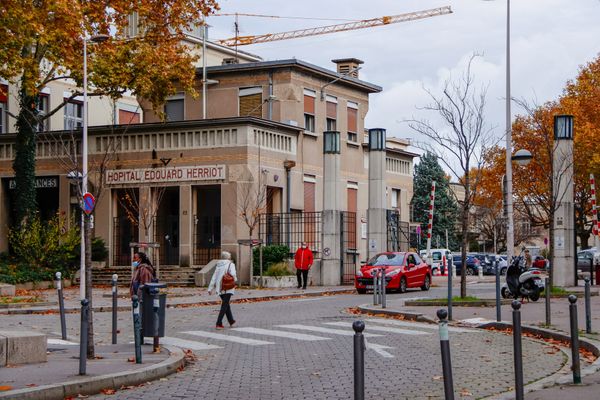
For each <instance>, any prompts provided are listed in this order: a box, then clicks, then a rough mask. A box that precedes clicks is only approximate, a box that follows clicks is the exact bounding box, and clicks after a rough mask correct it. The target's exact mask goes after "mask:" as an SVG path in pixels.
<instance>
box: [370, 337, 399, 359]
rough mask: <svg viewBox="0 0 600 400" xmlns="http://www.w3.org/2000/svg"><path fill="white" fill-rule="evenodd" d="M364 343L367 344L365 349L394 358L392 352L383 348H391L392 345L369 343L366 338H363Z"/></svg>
mask: <svg viewBox="0 0 600 400" xmlns="http://www.w3.org/2000/svg"><path fill="white" fill-rule="evenodd" d="M365 345H366V346H367V349H369V350H373V351H374V352H375V353H377V354H379V355H380V356H381V357H383V358H394V355H393V354H391V353H388V352H387V351H385V349H393V347H390V346H384V345H382V344H376V343H369V342H367V339H365Z"/></svg>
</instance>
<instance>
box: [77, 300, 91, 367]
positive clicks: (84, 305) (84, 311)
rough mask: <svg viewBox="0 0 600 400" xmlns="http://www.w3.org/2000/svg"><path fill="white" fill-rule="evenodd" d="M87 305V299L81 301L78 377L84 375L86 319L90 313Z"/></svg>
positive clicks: (86, 335)
mask: <svg viewBox="0 0 600 400" xmlns="http://www.w3.org/2000/svg"><path fill="white" fill-rule="evenodd" d="M89 305H90V302H89V301H88V300H87V299H83V300H81V329H80V331H79V332H80V337H79V375H85V374H86V362H87V341H88V318H89V312H90V307H89Z"/></svg>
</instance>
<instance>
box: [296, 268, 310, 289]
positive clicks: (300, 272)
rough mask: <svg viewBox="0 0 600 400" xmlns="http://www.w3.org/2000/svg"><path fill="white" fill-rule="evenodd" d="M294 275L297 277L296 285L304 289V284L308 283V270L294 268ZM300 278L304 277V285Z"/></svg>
mask: <svg viewBox="0 0 600 400" xmlns="http://www.w3.org/2000/svg"><path fill="white" fill-rule="evenodd" d="M296 277H297V278H298V287H299V288H300V287H303V288H304V289H306V284H307V283H308V270H307V269H296ZM302 279H304V285H302Z"/></svg>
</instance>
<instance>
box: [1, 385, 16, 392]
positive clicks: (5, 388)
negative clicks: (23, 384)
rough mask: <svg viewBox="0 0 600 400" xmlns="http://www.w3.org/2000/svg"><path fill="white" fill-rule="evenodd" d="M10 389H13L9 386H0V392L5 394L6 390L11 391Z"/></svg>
mask: <svg viewBox="0 0 600 400" xmlns="http://www.w3.org/2000/svg"><path fill="white" fill-rule="evenodd" d="M12 389H13V387H12V386H9V385H2V386H0V392H5V391H7V390H12Z"/></svg>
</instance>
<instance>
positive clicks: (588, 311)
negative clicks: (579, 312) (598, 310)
mask: <svg viewBox="0 0 600 400" xmlns="http://www.w3.org/2000/svg"><path fill="white" fill-rule="evenodd" d="M584 287H585V333H588V334H589V333H592V304H591V301H590V296H591V293H590V280H589V279H588V278H585V286H584Z"/></svg>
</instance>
